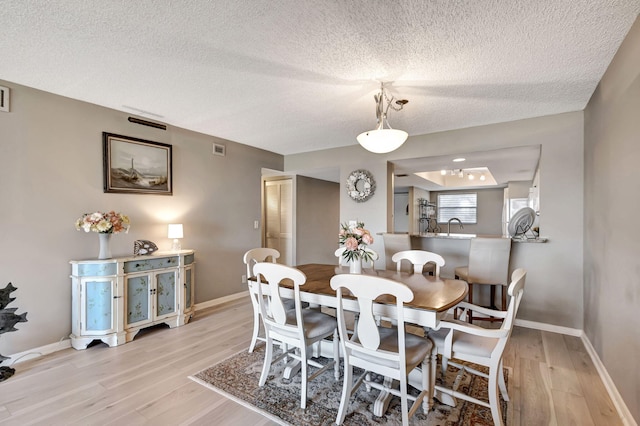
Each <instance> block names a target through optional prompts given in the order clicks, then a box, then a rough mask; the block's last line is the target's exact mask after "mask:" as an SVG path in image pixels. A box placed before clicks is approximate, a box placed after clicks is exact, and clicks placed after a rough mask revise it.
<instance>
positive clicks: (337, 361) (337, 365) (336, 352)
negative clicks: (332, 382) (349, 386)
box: [333, 328, 340, 380]
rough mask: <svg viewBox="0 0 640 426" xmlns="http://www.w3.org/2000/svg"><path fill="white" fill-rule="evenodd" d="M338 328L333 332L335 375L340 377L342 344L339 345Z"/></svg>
mask: <svg viewBox="0 0 640 426" xmlns="http://www.w3.org/2000/svg"><path fill="white" fill-rule="evenodd" d="M339 339H340V338H339V337H338V329H337V328H336V329H335V331H334V332H333V377H335V379H336V380H339V379H340V345H339Z"/></svg>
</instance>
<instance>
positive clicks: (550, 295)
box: [285, 112, 584, 329]
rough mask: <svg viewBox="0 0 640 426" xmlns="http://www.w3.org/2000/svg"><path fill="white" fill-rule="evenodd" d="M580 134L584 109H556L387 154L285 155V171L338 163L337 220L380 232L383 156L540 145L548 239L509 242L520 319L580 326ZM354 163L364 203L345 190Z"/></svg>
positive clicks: (419, 139) (416, 140) (433, 137)
mask: <svg viewBox="0 0 640 426" xmlns="http://www.w3.org/2000/svg"><path fill="white" fill-rule="evenodd" d="M583 132H584V123H583V113H582V112H574V113H566V114H558V115H552V116H547V117H540V118H533V119H528V120H520V121H514V122H509V123H500V124H493V125H488V126H480V127H473V128H468V129H461V130H453V131H449V132H441V133H434V134H428V135H421V136H412V137H410V138H409V140H408V141H407V142H406V143H405V144H404V145H403V146H402V147H401V148H400V149H398V150H396V151H394V152H391V153H389V154H382V155H380V154H373V153H369V152H365V151H364V150H363V149H362V148H361V147H360V146H358V145H354V146H350V147H346V148H337V149H330V150H324V151H314V152H312V153H305V154H297V155H288V156H286V157H285V170H305V169H314V168H323V167H329V166H331V167H335V166H336V165H338V166H339V167H340V185H341V191H340V192H341V199H340V218H341V220H348V219H360V220H363V221H364V222H365V223H366V225H367V227H368V228H369V229H370V230H371V231H372V232H375V233H378V232H384V231H386V224H387V195H386V193H387V184H388V183H387V182H388V179H387V174H386V173H387V166H386V163H387V161H388V160H394V159H404V158H418V157H425V156H429V155H434V156H437V155H445V154H463V153H465V152H474V151H478V150H480V149H486V150H492V149H500V148H507V147H514V146H531V145H535V146H538V145H542V153H541V160H540V168H541V170H540V176H541V188H543V190H542V193H541V200H540V202H541V206H542V207H541V208H542V211H541V213H540V214H541V216H540V227H541V230H542V234H543V236H546V237H548V238H549V242H548V243H546V244H514V245H513V250H512V256H511V259H512V262H511V263H512V266H513V267H523V268H526V269H527V270H528V275H527V289H526V292H525V296H524V299H523V303H522V305H521V306H520V311H519V314H518V317H519V318H522V319H527V320H532V321H539V322H542V323H548V324H555V325H559V326H565V327H571V328H576V329H582V320H583V316H582V312H583V300H582V285H583V276H582V268H583V257H582V248H583V239H582V231H583V222H582V211H583V151H584V144H583ZM359 168H364V169H368V170H369V171H371V172H372V173H373V175H374V177H375V179H376V182H377V184H378V189H377V191H376V194H375V195H374V197H372V198H371V199H370V200H369V201H367V202H365V203H355V202H353V201H352V200H350V199H349V198H348V197H347V195H346V193H345V191H344V182H345V181H346V178H347V175H348V174H349V173H350V172H351V171H352V170H354V169H359ZM391 196H392V195H391ZM376 244H378V245H377V246H376V247H374V249H375V250H376V251H377V252H378V253H380V254H381V259H380V260H379V261H378V262H376V267H378V268H384V265H385V262H384V256H383V255H384V249H383V245H382V238H378V239H377V240H376Z"/></svg>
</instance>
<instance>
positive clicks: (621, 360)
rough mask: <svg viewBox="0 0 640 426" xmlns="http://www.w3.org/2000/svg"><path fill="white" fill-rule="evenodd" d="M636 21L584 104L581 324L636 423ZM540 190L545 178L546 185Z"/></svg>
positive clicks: (639, 75)
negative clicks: (634, 175)
mask: <svg viewBox="0 0 640 426" xmlns="http://www.w3.org/2000/svg"><path fill="white" fill-rule="evenodd" d="M639 135H640V20H636V22H635V24H634V25H633V27H632V28H631V30H630V32H629V34H628V35H627V37H626V39H625V40H624V42H623V43H622V45H621V46H620V48H619V50H618V52H617V54H616V56H615V57H614V59H613V61H612V62H611V65H610V66H609V68H608V70H607V72H606V73H605V74H604V76H603V78H602V80H601V82H600V84H599V85H598V87H597V89H596V90H595V92H594V94H593V96H592V97H591V100H590V101H589V104H588V105H587V108H586V110H585V209H584V217H585V228H584V233H585V247H584V265H585V266H584V269H585V292H584V304H585V310H584V330H585V333H586V335H587V337H588V338H589V341H590V342H591V344H592V345H593V347H594V348H595V350H596V352H597V353H598V356H599V357H600V359H601V360H602V362H603V364H604V365H605V367H606V369H607V372H608V373H609V376H611V379H612V380H613V381H614V383H615V386H616V388H617V389H618V391H619V392H620V394H621V395H622V397H623V399H624V401H625V404H626V405H627V407H628V408H629V411H630V412H631V414H632V415H633V417H634V419H635V420H636V422H638V423H640V366H639V364H638V359H640V327H638V325H639V324H640V323H639V321H638V311H639V310H640V274H639V273H638V272H639V268H638V265H639V262H638V254H639V253H640V228H638V226H637V222H638V220H637V217H636V215H635V212H637V211H640V197H639V196H638V195H639V194H640V181H639V180H638V179H630V178H629V177H630V176H632V175H633V173H634V172H633V171H635V170H637V168H638V159H640V144H638V138H639ZM545 189H546V185H545Z"/></svg>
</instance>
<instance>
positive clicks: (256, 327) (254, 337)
mask: <svg viewBox="0 0 640 426" xmlns="http://www.w3.org/2000/svg"><path fill="white" fill-rule="evenodd" d="M259 332H260V313H259V312H258V311H257V310H256V307H255V306H254V310H253V335H252V336H251V345H249V353H252V352H253V350H254V349H255V348H256V343H257V342H258V333H259Z"/></svg>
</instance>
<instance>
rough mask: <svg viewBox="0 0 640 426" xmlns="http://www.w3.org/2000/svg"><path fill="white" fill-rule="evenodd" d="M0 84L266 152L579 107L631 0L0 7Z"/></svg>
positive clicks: (628, 20) (79, 1)
mask: <svg viewBox="0 0 640 426" xmlns="http://www.w3.org/2000/svg"><path fill="white" fill-rule="evenodd" d="M0 6H1V12H0V28H1V34H2V36H1V37H0V52H2V53H1V54H2V56H1V57H0V79H4V80H7V81H11V82H15V83H19V84H23V85H27V86H31V87H34V88H38V89H42V90H45V91H48V92H52V93H56V94H59V95H63V96H67V97H70V98H74V99H79V100H83V101H87V102H91V103H94V104H98V105H103V106H106V107H110V108H114V109H117V110H123V111H127V112H130V113H135V114H137V115H139V116H142V117H147V118H149V119H153V120H157V121H161V122H164V123H167V124H169V125H175V126H179V127H183V128H186V129H191V130H194V131H198V132H202V133H205V134H210V135H214V136H217V137H221V138H225V139H229V140H232V141H236V142H240V143H243V144H247V145H252V146H255V147H260V148H263V149H266V150H270V151H274V152H277V153H281V154H292V153H297V152H305V151H313V150H319V149H325V148H331V147H340V146H347V145H354V144H356V140H355V136H356V135H357V134H359V133H360V132H362V131H364V130H369V129H371V128H373V127H374V125H375V104H374V100H373V94H374V93H375V92H376V91H377V90H378V87H379V83H378V82H379V81H385V82H392V83H391V84H390V88H391V93H392V94H393V95H396V96H397V97H399V98H406V99H408V100H409V104H408V105H407V106H406V107H405V109H404V110H403V111H401V112H393V111H392V112H391V113H390V115H389V121H390V123H391V125H392V126H393V127H395V128H401V129H403V130H406V131H407V132H409V134H410V135H418V134H425V133H432V132H436V131H443V130H450V129H457V128H464V127H470V126H476V125H482V124H489V123H496V122H504V121H511V120H517V119H522V118H528V117H536V116H543V115H548V114H556V113H562V112H567V111H577V110H582V109H583V108H584V107H585V105H586V103H587V101H588V100H589V98H590V96H591V94H592V93H593V91H594V89H595V87H596V85H597V83H598V81H599V80H600V78H601V76H602V74H603V73H604V71H605V70H606V68H607V66H608V64H609V63H610V62H611V59H612V57H613V55H614V54H615V52H616V50H617V48H618V46H619V45H620V43H621V41H622V40H623V38H624V37H625V35H626V33H627V32H628V30H629V28H630V27H631V25H632V24H633V22H634V20H635V19H636V17H637V16H638V13H639V12H640V0H635V1H631V0H619V1H613V0H535V1H528V0H527V1H507V0H503V1H499V0H485V1H481V0H467V1H443V0H439V1H428V0H424V1H420V0H414V1H373V0H372V1H364V0H352V1H346V0H345V1H335V0H321V1H320V0H314V1H303V0H291V1H285V0H251V1H247V0H236V1H232V0H230V1H211V0H188V1H187V0H185V1H180V2H169V1H159V0H139V1H104V0H101V1H98V0H66V1H65V0H59V1H46V2H44V1H36V0H3V1H2V2H0Z"/></svg>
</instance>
